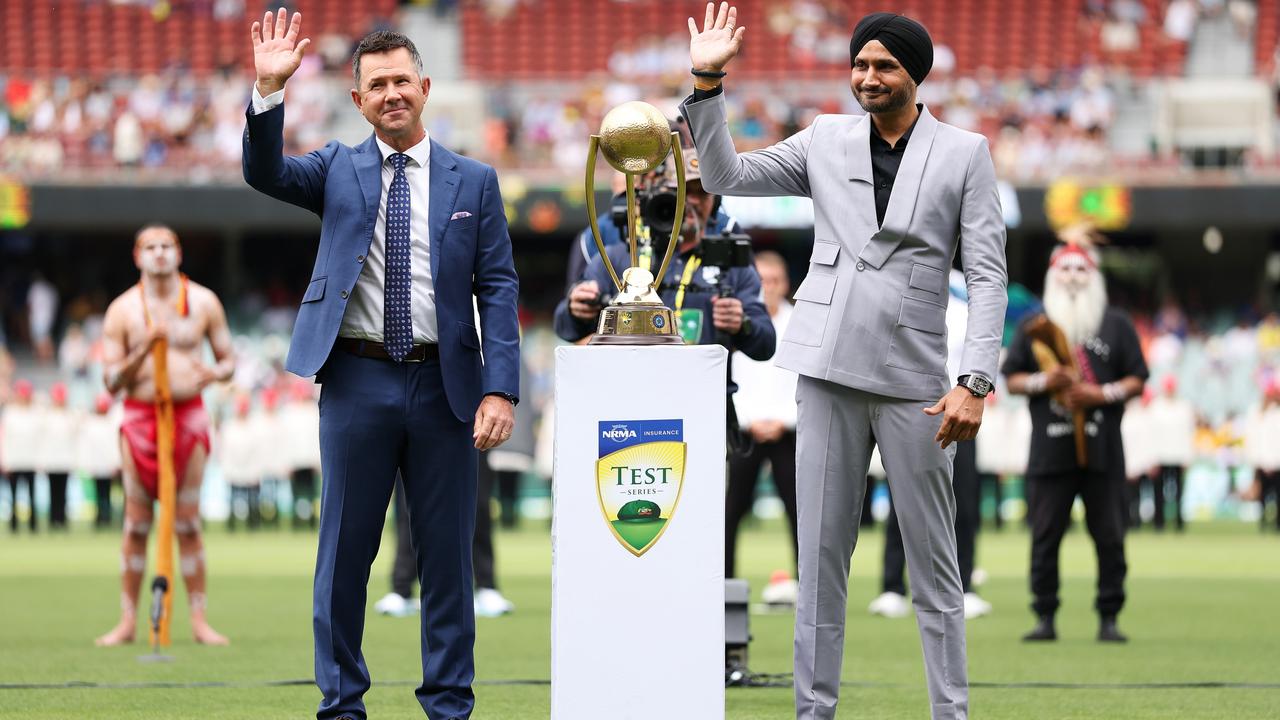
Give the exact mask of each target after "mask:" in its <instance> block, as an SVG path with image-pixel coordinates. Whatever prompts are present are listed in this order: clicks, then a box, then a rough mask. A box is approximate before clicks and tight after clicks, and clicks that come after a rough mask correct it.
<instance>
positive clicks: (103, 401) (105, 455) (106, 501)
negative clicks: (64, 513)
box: [76, 392, 120, 529]
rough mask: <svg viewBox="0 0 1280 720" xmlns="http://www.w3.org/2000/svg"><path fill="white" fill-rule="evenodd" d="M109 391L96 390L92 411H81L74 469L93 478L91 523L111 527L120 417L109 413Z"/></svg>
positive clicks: (96, 526) (118, 470)
mask: <svg viewBox="0 0 1280 720" xmlns="http://www.w3.org/2000/svg"><path fill="white" fill-rule="evenodd" d="M113 404H114V401H113V399H112V397H111V394H110V393H107V392H102V393H98V396H97V397H96V398H94V400H93V412H90V413H85V414H84V416H83V417H82V418H81V420H80V424H79V432H78V433H77V434H76V469H77V470H79V471H80V472H82V473H84V474H85V475H87V476H88V477H91V478H93V489H94V497H95V499H96V501H97V506H98V507H97V514H96V516H95V518H94V521H93V526H94V527H95V528H98V529H102V528H108V527H110V526H111V522H112V519H113V517H114V510H113V509H112V506H111V485H112V484H113V481H114V480H115V478H116V477H118V476H119V475H120V418H119V416H118V415H116V414H113V413H112V406H113Z"/></svg>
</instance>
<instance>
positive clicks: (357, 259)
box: [356, 255, 364, 263]
mask: <svg viewBox="0 0 1280 720" xmlns="http://www.w3.org/2000/svg"><path fill="white" fill-rule="evenodd" d="M356 262H358V263H362V262H364V256H363V255H357V256H356Z"/></svg>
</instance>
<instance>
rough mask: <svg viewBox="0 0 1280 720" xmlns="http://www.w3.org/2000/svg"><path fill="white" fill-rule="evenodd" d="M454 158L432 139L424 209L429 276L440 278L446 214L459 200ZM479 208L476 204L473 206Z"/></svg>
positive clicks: (451, 214)
mask: <svg viewBox="0 0 1280 720" xmlns="http://www.w3.org/2000/svg"><path fill="white" fill-rule="evenodd" d="M457 167H458V163H457V161H455V160H454V159H453V154H452V153H450V152H449V151H448V150H445V149H444V146H442V145H441V144H440V143H438V142H436V141H435V140H432V141H431V188H430V192H431V197H430V199H429V200H428V201H427V202H428V203H429V204H430V205H431V207H430V209H429V210H428V212H427V232H428V236H429V237H430V242H431V280H432V281H433V282H434V283H436V284H437V286H438V284H439V282H440V245H441V243H442V242H443V241H444V231H445V230H447V229H448V227H449V218H451V217H453V206H454V203H455V202H457V200H458V184H459V181H460V180H461V179H462V175H461V173H459V172H458V171H457V170H456V169H455V168H457ZM476 212H479V208H476Z"/></svg>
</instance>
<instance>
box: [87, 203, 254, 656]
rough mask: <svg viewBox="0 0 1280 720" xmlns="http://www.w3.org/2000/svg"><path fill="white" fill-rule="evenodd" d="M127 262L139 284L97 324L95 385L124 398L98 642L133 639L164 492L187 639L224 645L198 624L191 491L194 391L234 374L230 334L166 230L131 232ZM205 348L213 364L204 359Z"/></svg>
mask: <svg viewBox="0 0 1280 720" xmlns="http://www.w3.org/2000/svg"><path fill="white" fill-rule="evenodd" d="M133 258H134V263H135V264H136V265H137V266H138V270H139V271H140V272H141V278H140V280H139V282H138V284H137V285H135V286H133V287H132V288H129V289H128V290H126V291H125V292H124V293H123V294H122V295H120V296H119V297H118V298H116V299H115V300H114V301H112V303H111V306H110V307H109V308H107V314H106V318H105V320H104V323H103V368H104V372H103V374H104V382H105V384H106V387H107V390H108V392H111V393H112V394H115V393H123V394H124V418H123V421H122V423H121V427H120V455H121V474H122V476H123V484H124V493H125V512H124V546H123V549H122V551H121V558H120V575H121V586H122V588H121V603H120V622H119V623H117V624H116V626H115V627H114V628H112V629H111V630H110V631H109V632H107V633H106V634H105V635H102V636H101V637H99V638H98V639H97V644H98V645H100V646H109V645H119V644H122V643H129V642H133V639H134V631H135V629H136V626H137V615H138V613H137V609H138V591H139V586H140V584H141V582H142V576H143V573H144V571H145V570H146V565H147V536H148V534H149V533H150V530H151V526H152V524H153V522H154V520H155V517H156V516H155V511H154V508H153V506H154V504H155V502H156V501H157V500H161V501H162V509H163V507H164V498H163V497H162V495H163V494H164V493H162V490H161V488H162V487H172V488H173V493H174V497H173V515H172V530H173V533H174V534H175V535H176V536H177V540H178V554H179V566H180V569H181V573H182V579H183V581H184V582H185V584H186V587H187V598H188V601H189V603H190V606H191V630H192V634H193V635H194V636H195V640H196V642H199V643H207V644H213V645H225V644H227V642H228V641H227V639H226V638H225V637H223V636H222V635H220V634H219V633H218V632H217V631H215V630H214V629H213V628H212V627H210V626H209V622H208V620H207V619H206V607H207V599H206V595H205V558H204V543H203V540H202V538H201V531H200V484H201V480H202V479H203V477H204V467H205V460H206V458H207V457H208V454H209V417H208V414H207V413H206V412H205V408H204V403H203V402H202V400H201V398H200V393H201V391H202V390H204V389H205V388H206V387H208V386H209V385H210V384H211V383H214V382H225V381H227V380H229V379H230V378H231V375H232V373H233V372H234V371H235V360H234V358H233V357H232V354H231V333H230V331H229V329H228V327H227V317H226V312H225V311H224V310H223V308H222V303H221V302H219V301H218V298H217V296H215V295H214V294H213V292H212V291H211V290H209V289H208V288H206V287H204V286H202V285H199V284H198V283H195V282H192V281H191V280H190V279H188V278H187V276H186V275H184V274H183V273H181V272H179V270H178V267H179V266H180V265H181V263H182V246H181V244H180V243H179V241H178V236H177V234H176V233H174V231H173V230H172V229H170V228H168V227H165V226H163V225H148V226H147V227H144V228H142V229H141V230H139V231H138V234H137V235H136V237H135V239H134V246H133ZM206 341H207V342H208V344H209V346H210V347H211V349H212V351H213V359H214V364H213V365H209V364H207V363H206V362H205V359H204V345H205V342H206ZM161 517H162V519H163V518H164V517H165V516H164V515H163V514H162V516H161ZM162 534H163V533H162ZM165 545H166V543H164V542H161V543H160V547H159V549H158V553H159V555H160V558H159V560H158V563H157V565H158V567H157V574H158V575H160V574H166V575H171V574H172V568H171V567H170V568H165V567H164V565H165V564H166V560H168V564H172V556H171V552H172V547H166V546H165ZM166 554H167V557H166ZM169 579H170V580H172V579H173V578H171V577H170V578H169ZM170 587H172V585H171V586H170ZM169 597H170V598H171V597H172V592H170V594H169ZM167 604H168V603H167V602H166V606H167ZM167 614H168V613H167V612H166V615H167Z"/></svg>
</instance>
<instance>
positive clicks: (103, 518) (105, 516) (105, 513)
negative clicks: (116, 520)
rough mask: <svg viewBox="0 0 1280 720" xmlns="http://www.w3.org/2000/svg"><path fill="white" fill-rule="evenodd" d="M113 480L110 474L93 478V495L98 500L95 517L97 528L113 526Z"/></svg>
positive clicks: (94, 522) (94, 523)
mask: <svg viewBox="0 0 1280 720" xmlns="http://www.w3.org/2000/svg"><path fill="white" fill-rule="evenodd" d="M111 480H112V478H111V477H110V476H107V477H96V478H94V479H93V495H94V498H95V499H96V500H97V506H98V508H97V509H98V512H97V515H96V516H95V517H94V519H93V526H94V527H97V528H105V527H111V520H112V514H113V512H112V509H111Z"/></svg>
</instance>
